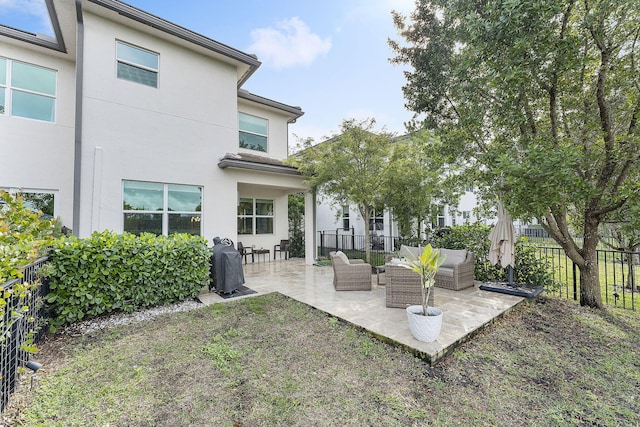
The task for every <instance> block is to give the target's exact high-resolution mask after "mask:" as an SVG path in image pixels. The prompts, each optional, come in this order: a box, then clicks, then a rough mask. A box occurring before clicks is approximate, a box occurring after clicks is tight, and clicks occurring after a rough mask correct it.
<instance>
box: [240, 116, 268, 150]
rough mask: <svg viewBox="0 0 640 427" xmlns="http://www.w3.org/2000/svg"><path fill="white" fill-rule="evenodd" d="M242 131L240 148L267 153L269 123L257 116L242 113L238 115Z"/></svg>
mask: <svg viewBox="0 0 640 427" xmlns="http://www.w3.org/2000/svg"><path fill="white" fill-rule="evenodd" d="M238 117H239V120H238V127H239V129H240V148H248V149H250V150H256V151H262V152H265V153H266V152H267V142H268V135H269V122H268V121H267V120H266V119H262V118H260V117H256V116H250V115H249V114H244V113H240V114H239V115H238Z"/></svg>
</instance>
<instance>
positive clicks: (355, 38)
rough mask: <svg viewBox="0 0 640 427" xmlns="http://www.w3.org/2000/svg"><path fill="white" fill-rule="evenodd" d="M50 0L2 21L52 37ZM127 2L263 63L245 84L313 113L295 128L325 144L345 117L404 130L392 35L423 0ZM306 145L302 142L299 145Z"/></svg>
mask: <svg viewBox="0 0 640 427" xmlns="http://www.w3.org/2000/svg"><path fill="white" fill-rule="evenodd" d="M43 3H44V2H43V0H0V23H3V24H8V25H12V24H14V25H13V26H18V27H19V28H25V27H28V28H27V29H29V30H31V31H33V32H41V33H45V34H47V33H51V30H50V29H49V24H48V22H47V19H46V10H45V8H44V5H43ZM127 3H129V4H131V5H133V6H136V7H138V8H141V9H143V10H145V11H147V12H150V13H153V14H154V15H157V16H159V17H161V18H164V19H167V20H169V21H171V22H174V23H176V24H179V25H181V26H183V27H186V28H188V29H190V30H193V31H195V32H198V33H201V34H203V35H205V36H207V37H210V38H212V39H214V40H217V41H219V42H221V43H224V44H227V45H229V46H231V47H234V48H236V49H239V50H241V51H243V52H246V53H254V54H256V55H257V56H258V59H259V60H260V61H261V62H262V66H261V67H260V68H259V69H258V70H257V71H256V72H255V73H254V75H253V76H252V77H251V78H250V79H249V80H248V81H247V82H246V83H245V84H244V86H243V88H244V89H247V90H248V91H250V92H253V93H255V94H257V95H261V96H265V97H267V98H271V99H274V100H277V101H280V102H283V103H286V104H290V105H298V106H300V107H302V109H303V111H304V112H305V115H304V116H302V117H301V118H300V119H299V120H298V122H297V123H296V124H293V125H291V126H290V131H291V133H293V134H296V135H297V136H298V137H301V138H307V137H311V138H313V139H314V140H316V141H321V140H322V139H324V137H325V136H330V135H331V134H332V133H335V132H337V131H338V130H339V125H340V123H341V122H342V120H343V119H349V118H356V119H365V118H369V117H373V118H375V119H376V121H377V129H378V130H381V129H382V128H383V127H385V128H386V130H388V131H391V132H395V133H398V134H400V133H403V132H404V122H406V121H408V120H410V119H411V117H412V113H411V112H409V111H407V110H405V108H404V99H403V96H402V89H401V88H402V85H403V84H404V83H405V80H404V77H403V74H402V70H403V68H402V67H401V66H397V65H392V64H390V63H389V58H390V57H392V56H393V53H392V52H391V50H390V48H389V47H388V45H387V39H388V38H393V39H399V37H398V35H397V32H396V30H395V28H394V27H393V23H392V19H391V10H392V9H393V10H397V11H400V12H402V13H403V14H405V15H407V14H409V13H410V12H411V10H412V9H413V7H414V2H413V0H325V1H304V0H237V1H233V2H230V1H220V0H183V1H168V0H167V1H160V0H129V1H127ZM295 142H296V141H295V140H294V139H293V138H292V140H291V141H290V143H291V144H294V143H295Z"/></svg>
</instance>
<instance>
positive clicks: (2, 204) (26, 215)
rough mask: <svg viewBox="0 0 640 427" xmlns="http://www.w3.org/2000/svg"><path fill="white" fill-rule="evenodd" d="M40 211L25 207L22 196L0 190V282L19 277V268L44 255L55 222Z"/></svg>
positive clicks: (51, 238)
mask: <svg viewBox="0 0 640 427" xmlns="http://www.w3.org/2000/svg"><path fill="white" fill-rule="evenodd" d="M40 214H41V212H33V211H32V210H30V209H29V208H27V207H26V206H24V204H23V203H22V197H21V196H18V197H13V196H12V195H11V194H9V193H7V192H6V191H3V190H0V284H2V283H4V282H6V281H8V280H10V279H16V278H20V277H22V271H21V269H20V267H24V266H26V265H27V264H30V263H32V262H33V261H35V260H36V259H38V258H39V257H41V256H43V255H44V254H45V253H46V250H47V246H48V245H49V244H51V242H52V241H53V234H54V231H55V221H45V220H42V219H40Z"/></svg>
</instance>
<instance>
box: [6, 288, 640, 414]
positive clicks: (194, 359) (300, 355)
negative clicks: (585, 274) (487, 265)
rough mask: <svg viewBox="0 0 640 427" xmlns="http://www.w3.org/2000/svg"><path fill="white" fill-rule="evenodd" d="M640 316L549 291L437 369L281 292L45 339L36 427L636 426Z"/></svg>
mask: <svg viewBox="0 0 640 427" xmlns="http://www.w3.org/2000/svg"><path fill="white" fill-rule="evenodd" d="M639 320H640V313H637V312H632V311H622V310H609V311H597V310H592V309H589V308H586V307H580V306H578V305H577V304H576V303H572V302H570V301H565V300H562V299H560V298H538V299H536V300H533V301H531V302H528V303H524V304H521V305H520V306H518V307H516V308H515V309H514V310H512V311H511V312H510V313H509V314H508V315H507V316H505V317H504V318H502V319H500V320H498V321H497V322H495V323H494V324H493V325H491V326H490V327H488V328H487V329H485V330H484V331H483V332H482V333H480V334H479V335H478V336H476V337H475V338H474V339H473V340H472V341H470V342H467V343H465V344H464V345H462V346H461V347H460V348H458V349H457V350H456V351H455V352H454V353H453V354H452V355H451V356H450V357H448V358H447V359H445V360H444V361H442V362H441V363H440V364H438V365H436V366H435V367H430V366H428V365H426V364H425V363H424V362H422V361H421V360H419V359H416V358H415V357H413V356H412V355H410V354H409V353H408V352H406V351H404V350H403V349H401V348H398V347H395V346H392V345H389V344H386V343H383V342H380V341H378V340H376V339H375V338H374V337H372V336H370V335H368V334H367V333H365V332H363V331H361V330H359V329H357V328H355V327H353V326H351V325H349V324H347V323H344V322H342V321H340V320H338V319H336V318H333V317H330V316H328V315H326V314H324V313H323V312H321V311H318V310H315V309H313V308H310V307H309V306H307V305H305V304H302V303H299V302H297V301H294V300H292V299H289V298H287V297H285V296H282V295H280V294H277V293H273V294H268V295H264V296H258V297H251V298H245V299H240V300H231V301H229V302H226V303H219V304H214V305H212V306H208V307H205V308H203V309H199V310H194V311H190V312H184V313H172V314H168V315H164V316H161V317H158V318H156V319H154V320H153V321H145V322H141V323H137V324H132V325H127V326H123V327H117V328H112V329H109V330H106V331H104V332H92V333H88V334H84V335H82V336H78V337H76V338H69V335H68V334H64V333H62V332H58V333H57V334H56V335H54V336H51V337H50V338H49V339H48V340H47V342H45V343H44V344H43V345H42V351H41V354H40V355H39V360H41V361H43V362H44V364H45V368H43V371H45V372H41V373H39V374H38V379H37V382H36V386H35V387H34V390H33V392H31V393H29V392H28V387H23V388H22V389H21V390H22V392H21V393H20V394H19V395H18V396H17V397H16V400H15V401H14V402H13V404H12V406H11V407H10V408H9V409H8V411H7V412H6V413H5V415H6V416H7V417H10V418H11V419H12V420H14V422H15V423H16V424H18V423H20V425H26V426H39V425H47V426H75V425H77V426H80V425H82V426H102V425H110V426H125V425H136V426H176V425H198V426H233V425H236V426H273V425H296V426H334V425H346V426H361V425H385V426H394V425H397V426H411V425H416V426H422V425H474V426H482V425H501V426H510V425H514V426H516V425H517V426H521V425H532V426H535V425H539V426H543V425H544V426H548V425H605V426H606V425H638V424H639V423H640V399H639V397H640V396H639V390H640V369H639V363H640V362H639V361H640V345H639V344H640V330H639V329H638V328H637V325H638V321H639Z"/></svg>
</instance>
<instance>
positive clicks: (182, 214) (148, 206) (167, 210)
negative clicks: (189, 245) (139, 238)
mask: <svg viewBox="0 0 640 427" xmlns="http://www.w3.org/2000/svg"><path fill="white" fill-rule="evenodd" d="M122 199H123V201H122V210H123V213H124V231H128V232H130V233H133V234H140V233H143V232H147V233H153V234H164V235H168V234H173V233H187V234H193V235H200V234H201V231H200V221H201V218H202V216H201V212H202V187H198V186H195V185H178V184H162V183H157V182H140V181H124V183H123V197H122Z"/></svg>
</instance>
